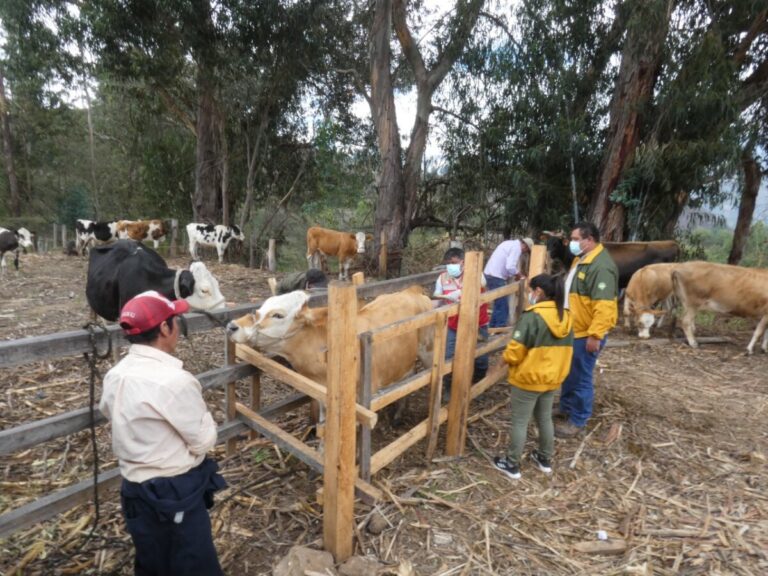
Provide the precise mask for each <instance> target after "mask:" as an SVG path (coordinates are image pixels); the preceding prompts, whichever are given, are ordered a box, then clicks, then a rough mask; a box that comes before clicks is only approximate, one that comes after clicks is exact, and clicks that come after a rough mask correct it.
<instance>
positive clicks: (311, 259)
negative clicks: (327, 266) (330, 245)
mask: <svg viewBox="0 0 768 576" xmlns="http://www.w3.org/2000/svg"><path fill="white" fill-rule="evenodd" d="M314 263H315V254H314V252H310V253H309V254H307V269H309V268H314V266H313V264H314Z"/></svg>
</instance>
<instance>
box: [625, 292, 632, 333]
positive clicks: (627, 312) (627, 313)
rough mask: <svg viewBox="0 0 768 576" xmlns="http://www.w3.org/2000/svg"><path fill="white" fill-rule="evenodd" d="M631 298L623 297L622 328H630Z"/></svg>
mask: <svg viewBox="0 0 768 576" xmlns="http://www.w3.org/2000/svg"><path fill="white" fill-rule="evenodd" d="M631 318H632V299H631V298H628V297H625V298H624V328H626V329H627V330H631V329H632V322H631Z"/></svg>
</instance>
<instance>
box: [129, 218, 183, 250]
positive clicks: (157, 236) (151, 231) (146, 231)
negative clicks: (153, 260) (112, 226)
mask: <svg viewBox="0 0 768 576" xmlns="http://www.w3.org/2000/svg"><path fill="white" fill-rule="evenodd" d="M169 231H170V227H169V226H168V224H167V223H166V222H165V221H164V220H119V221H118V222H117V237H118V238H130V239H131V240H136V241H137V242H143V241H144V240H152V242H153V243H154V246H155V250H157V247H158V246H159V245H160V241H161V240H162V239H163V238H165V235H166V234H168V232H169Z"/></svg>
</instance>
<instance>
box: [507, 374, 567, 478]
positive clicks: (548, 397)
mask: <svg viewBox="0 0 768 576" xmlns="http://www.w3.org/2000/svg"><path fill="white" fill-rule="evenodd" d="M510 388H511V389H512V390H511V393H510V397H511V400H512V426H511V428H510V432H509V449H508V450H507V460H508V461H509V462H512V463H515V464H519V463H520V459H521V458H522V456H523V448H524V447H525V439H526V437H527V436H528V422H530V420H531V415H533V416H535V417H536V426H538V428H539V454H541V455H542V456H543V457H544V458H547V459H550V458H552V453H553V452H554V451H555V427H554V424H552V400H553V399H554V397H555V391H554V390H550V391H548V392H530V391H528V390H523V389H521V388H518V387H517V386H512V385H510Z"/></svg>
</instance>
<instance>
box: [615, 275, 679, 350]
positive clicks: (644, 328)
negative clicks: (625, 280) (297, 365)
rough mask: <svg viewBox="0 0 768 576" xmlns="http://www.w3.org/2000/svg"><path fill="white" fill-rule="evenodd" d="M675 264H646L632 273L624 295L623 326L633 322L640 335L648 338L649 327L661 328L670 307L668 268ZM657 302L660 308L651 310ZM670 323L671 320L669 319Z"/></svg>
mask: <svg viewBox="0 0 768 576" xmlns="http://www.w3.org/2000/svg"><path fill="white" fill-rule="evenodd" d="M677 266H679V264H650V265H648V266H644V267H642V268H640V270H638V271H637V272H635V273H634V274H633V275H632V278H630V280H629V284H628V285H627V290H626V292H625V294H624V326H625V327H626V328H627V329H629V328H630V324H631V322H632V321H634V323H635V325H636V326H637V331H638V334H637V335H638V336H639V337H640V338H650V337H651V332H650V330H651V327H652V326H653V325H654V323H656V319H657V317H658V323H657V324H656V325H657V326H658V327H661V325H662V323H663V322H664V318H665V316H666V315H667V314H668V313H669V312H670V311H671V310H672V303H673V300H674V298H673V292H672V271H673V270H674V269H675V267H677ZM659 303H661V309H660V310H657V309H655V306H656V305H657V304H659ZM673 324H674V322H673Z"/></svg>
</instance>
